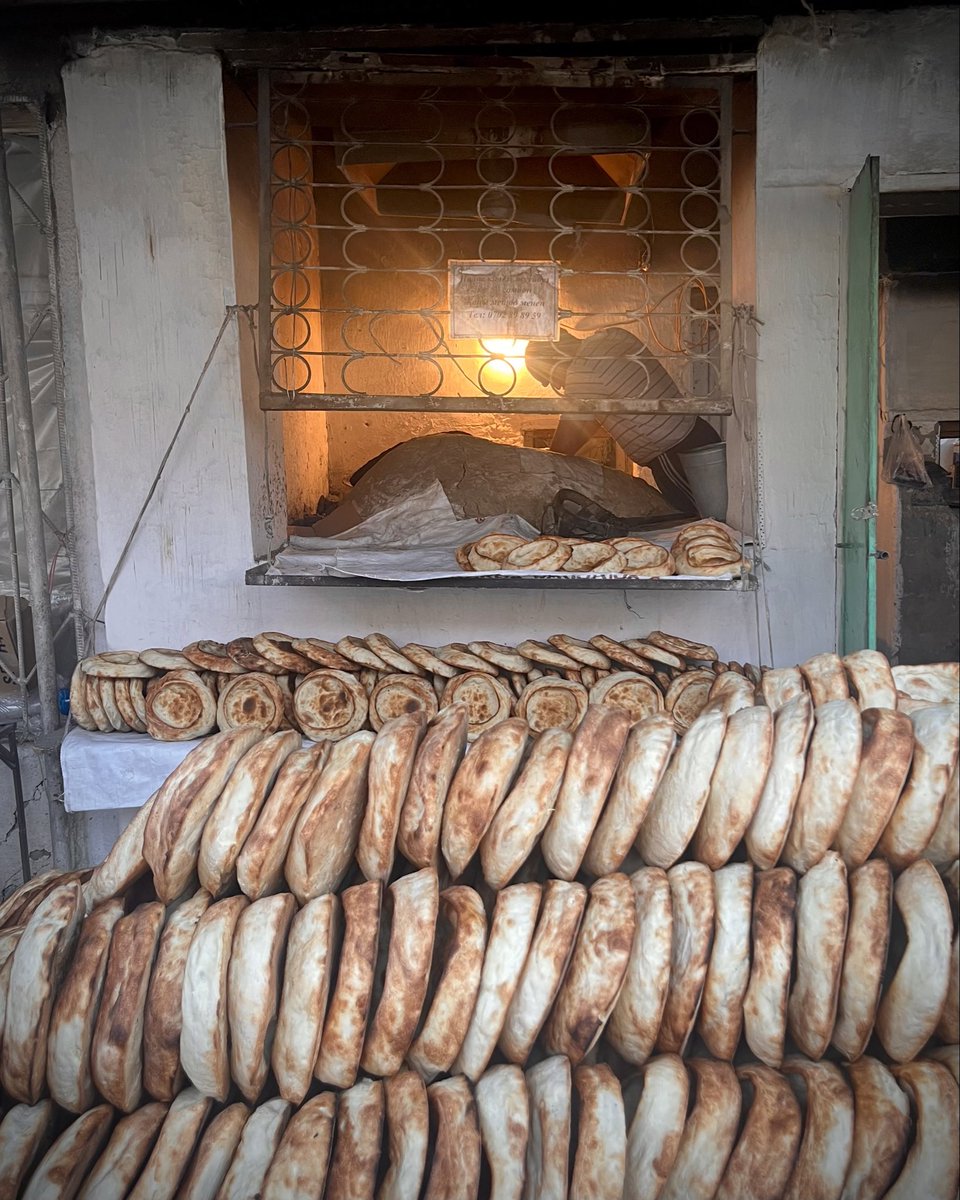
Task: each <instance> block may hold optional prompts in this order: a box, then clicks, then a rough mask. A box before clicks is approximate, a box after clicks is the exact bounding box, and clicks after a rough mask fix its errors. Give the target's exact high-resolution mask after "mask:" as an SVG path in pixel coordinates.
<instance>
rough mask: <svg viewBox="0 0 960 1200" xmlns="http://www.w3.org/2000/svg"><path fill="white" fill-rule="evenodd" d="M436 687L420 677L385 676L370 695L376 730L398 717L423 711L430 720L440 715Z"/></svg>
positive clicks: (373, 722) (398, 674) (372, 717)
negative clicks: (434, 688)
mask: <svg viewBox="0 0 960 1200" xmlns="http://www.w3.org/2000/svg"><path fill="white" fill-rule="evenodd" d="M438 707H439V706H438V704H437V695H436V692H435V691H434V690H433V684H432V683H430V682H429V681H428V680H426V679H421V678H420V676H419V675H401V674H400V673H399V672H398V673H396V674H393V675H384V677H383V678H382V679H381V680H380V681H379V683H378V684H377V685H376V687H375V688H374V689H373V691H372V692H371V693H370V724H371V726H372V727H373V728H374V729H380V727H381V726H382V725H383V724H384V723H385V722H386V721H391V720H393V718H394V717H401V716H403V715H404V714H406V713H414V712H422V713H423V714H424V716H425V717H426V719H427V720H428V721H430V720H432V719H433V718H434V717H435V716H436V715H437V709H438Z"/></svg>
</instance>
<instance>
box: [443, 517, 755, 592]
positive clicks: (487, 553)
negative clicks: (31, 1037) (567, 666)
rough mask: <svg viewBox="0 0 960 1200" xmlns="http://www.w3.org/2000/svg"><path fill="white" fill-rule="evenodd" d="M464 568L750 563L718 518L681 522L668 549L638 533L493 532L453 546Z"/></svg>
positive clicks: (614, 570) (694, 571) (634, 568)
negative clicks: (538, 534)
mask: <svg viewBox="0 0 960 1200" xmlns="http://www.w3.org/2000/svg"><path fill="white" fill-rule="evenodd" d="M457 563H458V564H459V566H460V567H461V569H462V570H464V571H547V572H559V573H560V574H563V575H571V574H573V575H579V574H586V573H590V574H594V575H633V576H639V577H645V578H648V579H662V578H664V577H665V576H667V575H704V576H717V575H740V574H741V573H742V572H743V571H749V569H750V562H749V560H748V559H745V558H744V557H743V552H742V550H741V548H740V546H738V545H737V543H736V542H735V541H734V540H733V538H732V537H731V536H730V532H729V531H728V529H727V527H726V526H725V525H721V524H720V522H719V521H713V520H706V521H694V522H692V523H691V524H689V525H685V526H684V527H683V529H681V530H680V532H679V533H678V534H677V536H676V537H675V538H674V541H673V545H672V546H671V548H670V549H669V550H667V549H666V547H664V546H659V545H657V544H656V543H655V542H651V541H648V540H647V539H646V538H642V537H613V538H606V539H604V540H603V541H591V540H589V539H587V538H576V537H560V536H559V535H549V536H543V537H536V538H523V537H518V536H517V535H515V534H508V533H491V534H487V535H485V536H484V537H482V538H478V539H477V541H475V542H467V543H466V544H465V545H463V546H460V547H459V549H458V550H457Z"/></svg>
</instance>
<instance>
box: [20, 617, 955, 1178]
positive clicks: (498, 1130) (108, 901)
mask: <svg viewBox="0 0 960 1200" xmlns="http://www.w3.org/2000/svg"><path fill="white" fill-rule="evenodd" d="M186 649H188V650H189V651H190V655H192V657H189V656H187V655H186V653H184V656H183V657H184V658H186V661H187V662H188V663H190V666H184V665H182V664H181V663H180V662H179V661H178V659H177V657H176V655H175V653H174V652H172V651H169V652H168V651H148V652H146V653H145V655H144V657H143V658H141V657H140V656H134V655H127V654H120V653H113V654H107V655H101V656H97V658H96V659H94V660H86V663H87V666H88V667H90V668H91V669H89V670H85V671H81V673H80V675H78V676H77V677H76V679H75V686H76V687H77V689H78V695H79V696H80V697H81V700H80V701H79V702H80V703H83V702H84V701H87V699H88V696H90V697H95V698H96V700H99V701H100V703H101V707H103V708H104V712H105V711H106V709H105V707H104V704H103V699H102V698H101V693H103V694H104V695H109V694H110V688H105V689H104V688H102V683H103V681H104V680H106V681H108V682H109V683H111V684H112V685H113V688H112V694H113V698H114V702H116V697H117V694H118V692H117V686H116V684H117V682H118V681H127V682H128V684H129V681H136V683H138V684H139V685H140V687H139V689H137V688H134V691H139V692H140V694H141V695H142V698H143V700H144V704H145V705H147V706H148V715H150V714H149V706H150V703H151V699H152V698H153V699H155V698H156V697H157V696H158V695H159V697H160V703H159V704H158V703H154V705H153V707H154V708H155V709H156V712H155V713H153V715H152V716H151V720H153V721H163V722H164V723H165V724H166V725H167V726H168V728H169V729H170V730H172V731H174V732H175V731H176V729H177V722H178V720H179V719H180V718H179V717H178V716H177V714H178V713H179V712H180V710H181V708H182V709H183V712H184V719H185V718H186V716H188V715H189V708H190V700H189V696H190V692H191V690H192V689H193V688H195V686H196V685H195V684H194V682H193V680H192V679H191V678H189V677H190V676H194V677H195V678H196V679H198V680H199V682H200V686H201V687H204V688H207V689H208V690H210V691H211V694H212V693H213V691H216V693H217V699H218V701H223V704H222V707H223V710H224V713H225V714H226V716H225V719H224V720H223V724H224V725H226V728H225V729H224V730H221V731H220V732H216V733H211V735H210V736H208V737H205V738H204V739H203V740H202V741H201V742H200V744H199V745H198V746H197V747H196V748H195V749H192V750H191V751H190V753H189V754H188V755H187V756H186V758H185V759H184V761H183V762H182V763H181V765H180V766H179V767H178V768H177V769H176V770H175V771H174V772H173V773H172V774H171V776H170V777H169V778H168V779H167V780H166V781H165V782H164V783H163V785H162V786H161V787H160V788H159V790H158V791H157V792H156V793H155V794H154V795H153V796H151V797H149V798H147V799H146V802H145V803H144V804H143V806H142V807H141V808H140V810H139V812H138V813H137V815H136V817H135V818H134V820H133V822H132V823H131V824H130V825H129V826H128V827H127V828H126V830H125V831H124V832H123V834H121V836H120V838H119V839H118V841H117V842H116V844H115V845H114V847H113V849H112V850H111V852H110V854H109V855H108V856H107V858H106V859H105V861H104V862H103V863H101V864H100V865H99V866H98V867H97V868H96V869H95V870H93V871H92V872H89V873H80V872H71V873H63V872H49V873H47V874H46V875H44V876H41V877H39V878H38V879H36V880H31V881H30V882H29V883H27V884H25V885H24V886H23V887H21V888H20V889H18V890H17V891H16V892H15V893H14V894H13V895H12V896H10V897H9V898H8V899H6V900H4V901H3V902H2V904H0V1087H2V1092H3V1116H2V1118H0V1196H5V1195H10V1196H14V1197H16V1196H22V1197H25V1198H26V1200H37V1198H39V1197H44V1196H54V1195H59V1196H69V1197H71V1198H79V1200H102V1198H104V1197H108V1198H109V1197H112V1196H116V1197H117V1198H118V1200H131V1198H132V1200H148V1198H149V1200H153V1198H155V1197H162V1196H165V1197H170V1198H171V1200H173V1198H174V1197H184V1198H186V1200H190V1198H197V1197H201V1196H203V1197H213V1198H214V1200H229V1198H232V1197H237V1198H238V1197H250V1196H255V1195H260V1196H262V1197H263V1198H264V1200H269V1198H270V1197H274V1198H279V1197H283V1198H284V1200H288V1198H289V1197H293V1196H305V1195H309V1196H329V1197H343V1196H346V1195H350V1196H354V1195H358V1196H364V1197H371V1198H373V1197H394V1196H396V1197H400V1196H408V1195H409V1196H415V1197H420V1196H421V1195H426V1196H434V1197H437V1196H446V1195H468V1196H479V1195H480V1193H481V1189H482V1188H483V1189H486V1191H485V1192H484V1194H490V1195H492V1196H520V1197H523V1196H525V1195H531V1196H537V1195H568V1196H581V1197H591V1198H592V1197H601V1198H602V1197H606V1196H609V1197H611V1198H617V1200H623V1198H624V1197H633V1198H635V1197H637V1196H648V1195H649V1196H652V1197H674V1198H676V1200H680V1198H681V1197H684V1198H685V1197H691V1196H692V1197H698V1196H702V1197H704V1198H705V1200H708V1198H710V1197H725V1198H726V1200H735V1198H736V1200H739V1197H742V1196H749V1195H764V1196H785V1197H791V1198H793V1197H796V1198H800V1197H808V1196H834V1197H843V1196H851V1197H853V1196H882V1195H889V1196H893V1197H900V1198H901V1200H914V1197H920V1196H923V1197H928V1196H932V1197H940V1196H942V1197H944V1200H954V1198H955V1196H956V1193H957V1187H958V1182H960V1180H958V1165H957V1159H956V1145H957V1141H958V1137H960V1091H958V1083H957V1077H958V1070H960V1064H958V1049H957V1043H958V1040H960V1007H958V1006H960V997H958V982H957V981H958V977H960V920H958V900H960V896H958V892H960V826H958V811H960V792H958V786H960V785H958V778H960V775H958V754H960V728H958V721H957V712H958V710H957V699H958V684H960V677H958V672H957V669H956V665H955V664H934V665H932V666H923V667H916V668H909V667H894V668H891V667H890V665H889V663H888V662H887V661H886V659H885V658H884V657H883V656H882V655H880V654H878V653H876V652H874V651H859V652H856V653H854V654H850V655H847V656H846V657H844V658H840V657H838V656H837V655H835V654H832V653H825V654H820V655H815V656H813V657H812V658H810V659H808V660H806V661H805V662H804V663H802V664H800V665H799V666H798V667H795V668H776V669H770V670H765V671H763V672H760V671H755V670H754V669H752V668H748V667H746V666H741V665H740V664H737V663H731V662H726V663H720V662H719V661H718V655H717V652H716V650H714V649H713V648H712V647H710V646H706V645H703V644H698V643H695V642H690V641H686V640H684V639H681V638H678V637H676V636H673V635H668V634H664V633H662V632H653V633H651V634H649V635H648V636H647V637H646V638H643V639H629V640H619V641H618V640H614V639H611V638H607V637H604V636H602V635H596V636H594V637H593V638H591V639H589V640H580V639H576V638H573V637H571V636H567V635H553V636H552V637H551V638H549V639H547V640H546V641H543V642H540V641H537V640H534V639H529V640H527V641H525V642H521V643H520V644H519V645H517V646H516V647H506V646H500V645H498V644H495V643H491V642H481V641H477V642H472V643H467V644H464V645H457V646H445V647H437V648H429V647H423V646H419V645H416V646H415V645H413V644H408V645H406V646H403V647H397V646H396V645H395V644H394V643H393V642H391V641H390V640H389V639H386V638H385V637H384V636H383V635H378V634H372V635H369V636H368V637H366V638H363V639H360V638H344V639H341V642H340V643H338V645H337V646H336V647H333V648H330V647H328V645H327V644H320V643H318V642H316V641H308V640H298V641H297V642H294V640H293V639H290V638H287V637H285V636H284V635H282V634H268V635H259V637H258V638H257V639H251V645H250V646H247V645H245V644H244V645H239V646H234V649H233V652H232V653H226V649H227V648H226V647H221V646H220V645H219V644H217V643H198V644H195V645H192V646H191V647H188V648H186ZM308 651H309V652H311V653H312V654H313V655H314V657H313V658H310V657H309V656H308ZM177 653H179V652H177ZM334 655H337V656H338V657H337V658H334ZM168 656H169V657H168ZM254 656H257V657H254ZM240 658H242V659H243V664H241V662H239V661H237V660H238V659H240ZM298 658H300V659H302V661H301V662H298V661H297V660H298ZM321 658H322V659H323V660H324V661H322V662H321V661H318V659H321ZM144 659H147V661H144ZM150 659H152V661H150ZM229 663H233V664H234V667H235V668H236V669H232V670H231V669H227V668H228V665H229ZM263 663H268V664H270V668H271V669H266V668H265V667H263ZM378 663H382V664H383V669H381V668H380V667H379V666H378V665H377V664H378ZM305 664H306V665H307V666H309V669H304V670H302V671H301V670H298V669H297V668H298V667H303V666H304V665H305ZM569 664H573V665H569ZM254 668H262V669H254ZM364 671H369V672H373V674H374V676H375V682H374V683H373V686H372V687H371V688H370V690H369V692H368V689H367V687H366V685H365V682H364V680H363V678H362V672H364ZM204 672H209V673H210V675H212V676H213V680H212V682H213V687H212V688H211V686H210V683H209V682H206V681H205V680H204V677H203V676H204ZM535 672H536V674H534V673H535ZM584 672H592V675H586V676H585V675H584ZM291 675H293V677H294V686H292V687H291V689H290V693H289V698H288V696H287V692H286V691H285V689H284V684H282V683H280V682H279V681H281V680H284V681H287V682H289V680H290V676H291ZM298 677H299V678H298ZM514 677H516V678H515V679H514ZM258 679H261V680H262V679H265V680H267V681H268V683H272V684H273V687H275V688H277V689H278V691H279V694H280V699H279V701H278V700H277V697H276V694H275V693H274V691H273V690H272V689H271V687H269V686H261V685H259V684H258ZM437 679H440V680H442V681H443V686H442V689H440V694H439V695H438V689H437V687H436V686H435V685H436V681H437ZM87 680H95V681H96V684H95V686H94V687H93V688H90V689H88V687H87V683H86V681H87ZM401 680H407V681H409V683H410V684H412V685H413V687H412V688H411V690H410V691H409V692H404V690H403V687H402V686H401V683H400V681H401ZM244 681H246V684H247V686H248V687H250V688H251V689H252V690H251V691H250V692H249V693H245V692H244V690H243V688H241V687H240V684H241V683H243V682H244ZM587 681H589V687H588V686H587ZM178 685H186V690H185V691H181V690H180V689H179V688H178ZM164 686H165V688H166V689H167V690H168V691H169V695H167V696H166V698H164V695H163V687H164ZM151 689H153V690H152V691H151ZM120 692H121V693H122V694H123V695H124V696H125V698H126V700H127V701H128V702H130V703H131V704H132V700H131V699H130V697H131V694H132V693H131V690H130V687H129V686H127V687H121V688H120ZM183 696H185V697H186V699H183V698H182V697H183ZM407 696H409V698H410V699H409V702H408V700H407ZM224 698H225V699H224ZM248 701H249V703H248ZM89 703H93V700H92V699H91V700H90V701H89ZM278 709H280V710H282V711H283V713H284V714H285V719H284V720H282V721H281V722H280V725H279V727H277V726H276V725H275V724H274V721H275V718H276V712H277V710H278ZM373 709H376V715H375V716H374V715H373V714H372V711H371V710H373ZM85 711H87V712H89V711H90V710H89V708H88V709H87V710H85ZM247 712H252V713H254V714H255V715H256V716H257V719H253V720H245V719H243V718H244V714H245V713H247ZM288 712H289V713H292V714H293V718H294V719H293V720H290V719H289V718H286V714H287V713H288ZM267 716H269V719H266V717H267ZM260 717H263V718H264V719H263V720H262V721H261V720H260V719H259V718H260ZM108 719H109V718H108ZM294 722H296V727H293V726H294ZM144 724H146V725H147V727H148V728H149V723H147V722H144ZM286 725H289V726H290V727H289V728H287V727H285V726H286ZM131 728H132V726H131ZM304 729H307V730H309V731H310V736H309V741H308V742H307V743H306V744H304V741H303V735H302V732H301V730H304ZM168 736H169V735H168ZM758 1188H759V1189H760V1190H759V1191H758Z"/></svg>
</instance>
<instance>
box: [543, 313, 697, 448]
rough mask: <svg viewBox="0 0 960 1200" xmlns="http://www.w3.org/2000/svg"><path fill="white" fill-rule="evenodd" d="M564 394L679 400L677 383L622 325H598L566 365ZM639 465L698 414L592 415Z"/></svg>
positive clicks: (675, 440)
mask: <svg viewBox="0 0 960 1200" xmlns="http://www.w3.org/2000/svg"><path fill="white" fill-rule="evenodd" d="M563 390H564V392H565V393H566V395H568V396H587V397H591V398H593V399H596V400H598V401H601V402H602V401H603V400H604V399H606V398H614V397H616V398H627V397H631V396H645V397H648V398H650V399H651V400H661V399H666V398H668V397H669V398H677V397H678V395H679V392H678V389H677V385H676V384H675V383H674V381H673V379H672V378H671V376H670V374H669V373H668V372H667V371H666V370H665V369H664V367H663V366H662V365H661V364H660V363H659V362H658V361H657V359H656V358H655V357H654V356H653V355H652V354H651V353H650V352H649V350H647V348H646V346H645V345H644V344H643V342H641V341H640V339H639V338H636V337H634V335H633V334H632V333H629V332H628V331H627V330H626V329H618V328H613V329H602V330H600V331H599V332H598V333H594V334H592V335H591V336H590V337H588V338H584V340H583V341H582V342H581V343H580V346H579V348H578V351H577V354H576V357H574V358H572V359H571V360H570V362H569V364H568V365H567V370H566V376H565V379H564V388H563ZM591 415H593V416H595V417H596V419H597V420H598V421H599V422H600V424H601V425H602V426H603V428H604V429H605V430H606V431H607V433H609V434H610V436H611V437H612V438H613V439H614V440H615V441H616V442H617V444H618V445H619V446H620V447H621V448H622V449H623V452H624V454H626V455H627V457H628V458H630V459H632V460H633V461H634V462H635V463H636V464H637V465H638V466H643V465H644V464H645V463H648V462H650V461H651V460H652V459H654V458H657V457H658V456H659V455H661V454H666V453H667V451H668V450H672V449H673V447H674V446H677V445H679V443H680V442H682V441H683V440H684V438H686V437H689V435H690V433H691V432H692V430H693V427H694V425H695V424H696V420H697V419H696V417H693V416H686V415H684V414H680V413H605V412H597V413H594V414H591Z"/></svg>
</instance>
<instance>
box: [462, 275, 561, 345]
mask: <svg viewBox="0 0 960 1200" xmlns="http://www.w3.org/2000/svg"><path fill="white" fill-rule="evenodd" d="M557 277H558V268H557V264H556V263H548V262H511V263H489V262H472V261H465V260H460V261H455V260H452V261H451V262H450V336H451V337H455V338H461V337H476V338H484V337H506V338H550V339H551V340H553V339H554V338H556V337H557V315H558V314H557Z"/></svg>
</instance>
